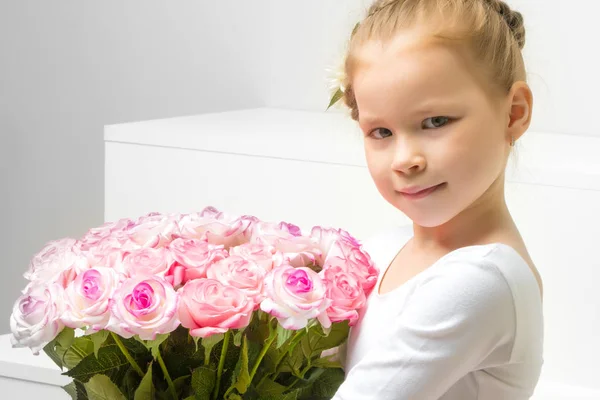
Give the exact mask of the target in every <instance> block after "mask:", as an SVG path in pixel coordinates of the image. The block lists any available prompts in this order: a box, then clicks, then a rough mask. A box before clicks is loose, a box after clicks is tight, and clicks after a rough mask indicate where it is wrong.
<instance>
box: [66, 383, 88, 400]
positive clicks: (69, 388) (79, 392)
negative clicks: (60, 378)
mask: <svg viewBox="0 0 600 400" xmlns="http://www.w3.org/2000/svg"><path fill="white" fill-rule="evenodd" d="M62 388H63V389H64V391H65V392H67V393H68V394H69V396H71V399H73V400H88V395H87V392H86V391H85V387H83V384H82V383H81V382H77V381H72V382H71V383H69V384H68V385H65V386H63V387H62Z"/></svg>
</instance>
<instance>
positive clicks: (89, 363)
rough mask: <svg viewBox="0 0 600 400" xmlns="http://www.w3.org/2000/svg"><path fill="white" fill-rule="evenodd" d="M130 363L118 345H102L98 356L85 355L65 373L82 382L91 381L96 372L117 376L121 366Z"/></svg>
mask: <svg viewBox="0 0 600 400" xmlns="http://www.w3.org/2000/svg"><path fill="white" fill-rule="evenodd" d="M125 365H129V362H128V361H127V359H126V358H125V356H124V355H123V353H122V352H121V350H120V349H119V347H118V346H117V345H109V346H105V347H102V348H101V349H100V350H99V351H98V358H96V356H95V355H94V354H90V355H88V356H87V357H85V358H84V359H83V360H81V362H80V363H79V364H77V365H76V366H75V367H73V368H72V369H70V370H69V371H67V372H64V373H63V375H67V376H70V377H71V378H73V379H77V380H79V381H81V382H87V381H89V380H90V379H91V378H92V377H93V376H94V375H96V374H106V375H107V376H109V377H113V378H114V376H115V374H116V373H117V372H118V370H119V368H121V367H123V366H125Z"/></svg>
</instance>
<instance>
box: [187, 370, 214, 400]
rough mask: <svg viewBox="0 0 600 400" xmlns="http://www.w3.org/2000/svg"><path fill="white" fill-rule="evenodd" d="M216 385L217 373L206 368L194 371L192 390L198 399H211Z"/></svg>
mask: <svg viewBox="0 0 600 400" xmlns="http://www.w3.org/2000/svg"><path fill="white" fill-rule="evenodd" d="M216 383H217V371H215V370H213V369H210V368H206V367H198V368H196V369H195V370H194V371H192V390H193V391H194V396H195V398H196V399H198V400H203V399H209V398H210V396H211V394H212V392H213V389H214V388H215V384H216Z"/></svg>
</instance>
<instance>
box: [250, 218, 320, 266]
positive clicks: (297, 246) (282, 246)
mask: <svg viewBox="0 0 600 400" xmlns="http://www.w3.org/2000/svg"><path fill="white" fill-rule="evenodd" d="M292 231H293V230H292ZM251 242H252V243H258V244H263V245H270V246H273V247H275V249H276V250H277V251H279V252H281V253H283V255H284V259H285V260H286V261H287V262H288V263H289V264H290V265H292V266H294V267H305V266H308V265H311V264H318V260H319V259H320V257H321V250H320V249H319V246H318V244H317V243H316V242H315V241H314V240H312V239H311V238H310V237H307V236H295V235H294V234H292V233H290V231H289V230H288V228H287V227H285V228H283V229H282V225H281V224H272V223H266V222H261V223H259V224H257V225H256V227H255V229H254V231H253V236H252V239H251Z"/></svg>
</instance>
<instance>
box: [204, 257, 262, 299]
mask: <svg viewBox="0 0 600 400" xmlns="http://www.w3.org/2000/svg"><path fill="white" fill-rule="evenodd" d="M267 272H268V270H266V269H265V268H263V267H262V266H260V265H259V264H257V263H255V262H254V261H253V260H251V259H245V258H242V257H240V256H230V257H227V258H225V259H223V260H221V261H218V262H216V263H214V264H213V265H212V266H211V267H210V268H209V269H208V270H207V271H206V276H207V277H208V278H210V279H215V280H217V281H219V282H221V283H222V284H223V285H226V286H233V287H235V288H238V289H240V290H241V291H243V292H244V293H245V294H246V296H248V297H249V298H250V299H251V300H252V302H253V303H255V309H258V306H259V303H260V302H261V301H262V300H263V299H264V297H265V296H264V279H265V275H266V274H267Z"/></svg>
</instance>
